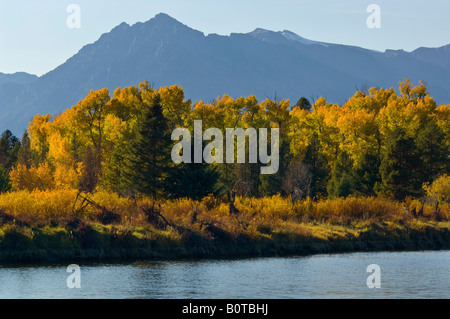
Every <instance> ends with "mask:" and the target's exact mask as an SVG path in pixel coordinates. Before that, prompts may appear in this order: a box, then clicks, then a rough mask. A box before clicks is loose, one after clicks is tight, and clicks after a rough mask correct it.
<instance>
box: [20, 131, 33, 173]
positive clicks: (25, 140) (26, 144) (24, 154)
mask: <svg viewBox="0 0 450 319" xmlns="http://www.w3.org/2000/svg"><path fill="white" fill-rule="evenodd" d="M17 157H18V158H17V162H18V164H21V165H25V167H26V168H28V169H29V168H30V166H31V164H32V157H33V154H32V152H31V140H30V137H29V136H28V132H26V131H25V133H24V134H23V136H22V140H21V141H20V149H19V151H18V154H17Z"/></svg>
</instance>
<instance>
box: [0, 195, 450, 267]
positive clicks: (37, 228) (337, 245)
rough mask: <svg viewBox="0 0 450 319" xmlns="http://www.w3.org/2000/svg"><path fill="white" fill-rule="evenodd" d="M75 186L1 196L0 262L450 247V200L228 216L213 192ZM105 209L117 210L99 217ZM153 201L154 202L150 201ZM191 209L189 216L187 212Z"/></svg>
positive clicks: (344, 202)
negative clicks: (129, 193)
mask: <svg viewBox="0 0 450 319" xmlns="http://www.w3.org/2000/svg"><path fill="white" fill-rule="evenodd" d="M76 197H77V192H76V191H75V190H54V191H37V190H36V191H32V192H26V191H20V192H11V193H5V194H1V195H0V261H3V262H8V261H33V260H53V259H56V260H60V259H74V258H75V259H77V258H78V259H79V258H81V259H86V258H95V259H105V258H111V259H114V258H118V259H123V258H166V257H167V258H180V257H231V256H234V255H267V254H268V255H273V254H285V253H296V254H299V253H314V252H333V251H356V250H370V249H375V250H386V249H400V250H403V249H440V248H447V249H448V248H450V207H449V205H448V204H444V205H441V206H440V210H439V213H438V214H436V212H435V207H434V205H433V204H427V205H425V206H424V210H423V216H422V217H420V218H416V217H414V216H412V214H410V213H409V212H410V211H411V210H413V208H416V210H418V209H420V207H421V203H420V202H419V201H417V200H408V201H405V202H403V203H400V202H396V201H392V200H388V199H383V198H376V197H367V198H366V197H348V198H338V199H325V200H320V201H311V200H310V199H306V200H303V201H297V202H295V203H293V202H292V201H291V200H290V199H289V198H283V197H281V196H273V197H265V198H237V200H236V203H235V205H236V207H237V209H238V210H239V213H238V214H237V215H230V214H229V209H228V204H227V203H226V202H225V201H223V200H221V199H217V198H213V197H210V196H209V197H206V198H204V199H203V200H201V201H192V200H189V199H178V200H171V201H160V202H159V203H158V204H160V205H161V214H162V215H163V216H164V218H165V219H166V220H167V222H168V223H169V225H166V224H165V223H164V222H162V220H161V219H160V220H159V221H158V222H155V220H150V219H149V218H148V215H146V209H147V212H148V208H149V207H152V206H153V203H152V201H151V200H150V199H148V198H137V199H136V200H132V199H129V198H123V197H120V196H118V195H117V194H110V193H106V192H97V193H95V194H92V195H91V196H90V199H91V200H92V201H94V202H95V203H97V204H98V205H99V206H97V207H96V206H94V205H88V206H86V207H84V208H83V209H80V207H81V205H80V204H81V203H80V201H78V202H77V203H76V204H75V205H74V203H75V199H76ZM99 207H104V208H105V209H106V210H107V211H108V212H110V213H111V214H116V215H117V216H119V218H116V219H111V220H110V221H111V222H110V223H105V222H103V223H102V221H104V219H102V218H101V216H102V214H104V211H102V210H101V209H100V208H99ZM157 207H159V206H157ZM194 214H196V220H193V216H194Z"/></svg>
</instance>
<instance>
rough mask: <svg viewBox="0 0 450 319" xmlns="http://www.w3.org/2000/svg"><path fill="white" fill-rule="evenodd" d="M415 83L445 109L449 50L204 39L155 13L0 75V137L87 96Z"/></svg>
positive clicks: (309, 92)
mask: <svg viewBox="0 0 450 319" xmlns="http://www.w3.org/2000/svg"><path fill="white" fill-rule="evenodd" d="M405 77H407V78H409V79H410V80H411V81H412V82H413V83H415V84H417V83H418V81H419V80H422V81H423V82H424V83H425V84H427V86H428V88H429V91H430V93H431V95H432V96H433V97H434V98H435V99H436V100H437V102H438V103H450V44H449V45H446V46H443V47H439V48H418V49H416V50H414V51H412V52H406V51H403V50H386V51H385V52H380V51H374V50H369V49H364V48H360V47H356V46H349V45H341V44H333V43H324V42H319V41H313V40H309V39H305V38H303V37H301V36H299V35H297V34H295V33H293V32H290V31H286V30H285V31H279V32H275V31H270V30H264V29H256V30H254V31H253V32H250V33H232V34H230V35H229V36H221V35H217V34H209V35H205V34H203V33H202V32H200V31H197V30H194V29H192V28H189V27H188V26H186V25H184V24H182V23H181V22H179V21H177V20H175V19H173V18H172V17H170V16H168V15H166V14H163V13H160V14H158V15H156V16H155V17H154V18H152V19H150V20H149V21H147V22H144V23H141V22H139V23H136V24H134V25H131V26H130V25H128V24H126V23H122V24H120V25H118V26H117V27H115V28H114V29H112V30H111V31H110V32H108V33H105V34H103V35H102V36H101V37H100V38H99V39H98V40H97V41H96V42H94V43H92V44H88V45H86V46H84V47H83V48H81V50H80V51H79V52H78V53H76V54H75V55H74V56H72V57H71V58H69V59H68V60H67V61H66V62H65V63H63V64H61V65H60V66H58V67H57V68H55V69H54V70H52V71H50V72H48V73H46V74H44V75H42V76H40V77H37V76H34V75H31V74H27V73H23V72H21V73H15V74H3V73H0V97H1V98H0V131H4V130H5V129H10V130H11V131H13V133H14V134H17V135H21V134H22V133H23V131H24V130H25V129H26V127H27V126H28V123H29V122H30V121H31V119H32V118H33V116H34V115H35V114H47V113H50V114H52V115H55V114H57V113H58V112H61V111H63V110H65V109H67V108H70V107H71V106H72V105H75V104H76V103H77V102H78V101H79V100H81V99H83V97H84V96H86V95H87V94H88V93H89V91H90V90H91V89H94V90H96V89H100V88H103V87H107V88H108V89H109V90H110V94H111V95H112V93H113V91H114V89H116V88H117V87H125V86H130V85H137V84H138V83H139V82H143V81H144V80H147V81H148V82H149V83H150V84H151V85H153V86H154V87H157V88H159V87H160V86H170V85H173V84H177V85H180V86H182V87H183V89H184V91H185V97H186V99H191V100H193V101H198V100H204V101H205V102H210V101H211V100H213V99H214V98H216V97H217V96H221V95H223V94H228V95H230V96H232V97H239V96H249V95H256V97H257V98H258V99H265V98H267V97H268V98H272V99H273V98H275V97H276V98H277V99H279V100H280V99H284V98H289V99H290V100H291V103H292V104H294V103H295V102H296V101H297V100H298V99H299V98H300V97H302V96H305V97H307V98H308V99H316V98H318V97H319V96H323V97H325V98H326V99H327V100H328V101H330V102H334V103H339V104H343V103H344V102H345V101H346V100H347V99H348V98H349V97H351V96H352V95H353V94H354V92H355V90H356V89H357V88H359V89H364V88H369V87H374V86H375V87H384V88H390V87H393V88H395V89H397V87H398V83H399V81H401V80H402V79H403V78H405Z"/></svg>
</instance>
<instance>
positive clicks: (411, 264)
mask: <svg viewBox="0 0 450 319" xmlns="http://www.w3.org/2000/svg"><path fill="white" fill-rule="evenodd" d="M370 264H377V265H379V266H380V267H381V289H369V288H368V287H367V285H366V280H367V277H368V276H369V275H370V273H367V272H366V268H367V266H368V265H370ZM449 265H450V251H431V252H380V253H354V254H335V255H316V256H309V257H288V258H285V257H283V258H281V257H280V258H256V259H244V260H214V261H211V260H206V261H152V262H130V263H126V264H80V267H81V288H80V289H69V288H67V285H66V280H67V277H68V276H69V275H70V274H69V273H67V272H66V267H67V266H68V264H65V265H51V266H36V267H31V266H26V267H24V266H19V267H10V266H3V267H1V266H0V298H190V299H195V298H214V299H218V298H227V299H228V298H256V299H259V298H266V299H275V298H276V299H291V298H293V299H299V298H450V266H449Z"/></svg>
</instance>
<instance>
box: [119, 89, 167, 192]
mask: <svg viewBox="0 0 450 319" xmlns="http://www.w3.org/2000/svg"><path fill="white" fill-rule="evenodd" d="M162 111H163V109H162V104H161V97H160V95H159V94H157V95H156V96H155V97H154V99H153V101H152V102H151V105H150V106H149V107H148V108H147V109H146V110H145V111H144V114H142V118H141V120H140V123H139V126H138V132H137V136H136V139H134V140H132V141H131V143H130V147H129V149H128V156H127V160H126V161H125V168H124V177H125V179H126V181H127V184H128V186H129V188H130V189H131V190H132V191H134V192H138V193H142V194H145V195H151V196H152V197H153V198H154V199H156V197H157V196H158V194H161V193H162V192H164V190H165V188H166V178H167V177H168V176H169V175H170V172H169V171H170V170H171V166H172V164H173V163H172V160H171V157H170V153H171V145H172V140H171V134H170V132H169V131H168V123H167V120H166V118H165V117H164V115H163V112H162Z"/></svg>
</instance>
